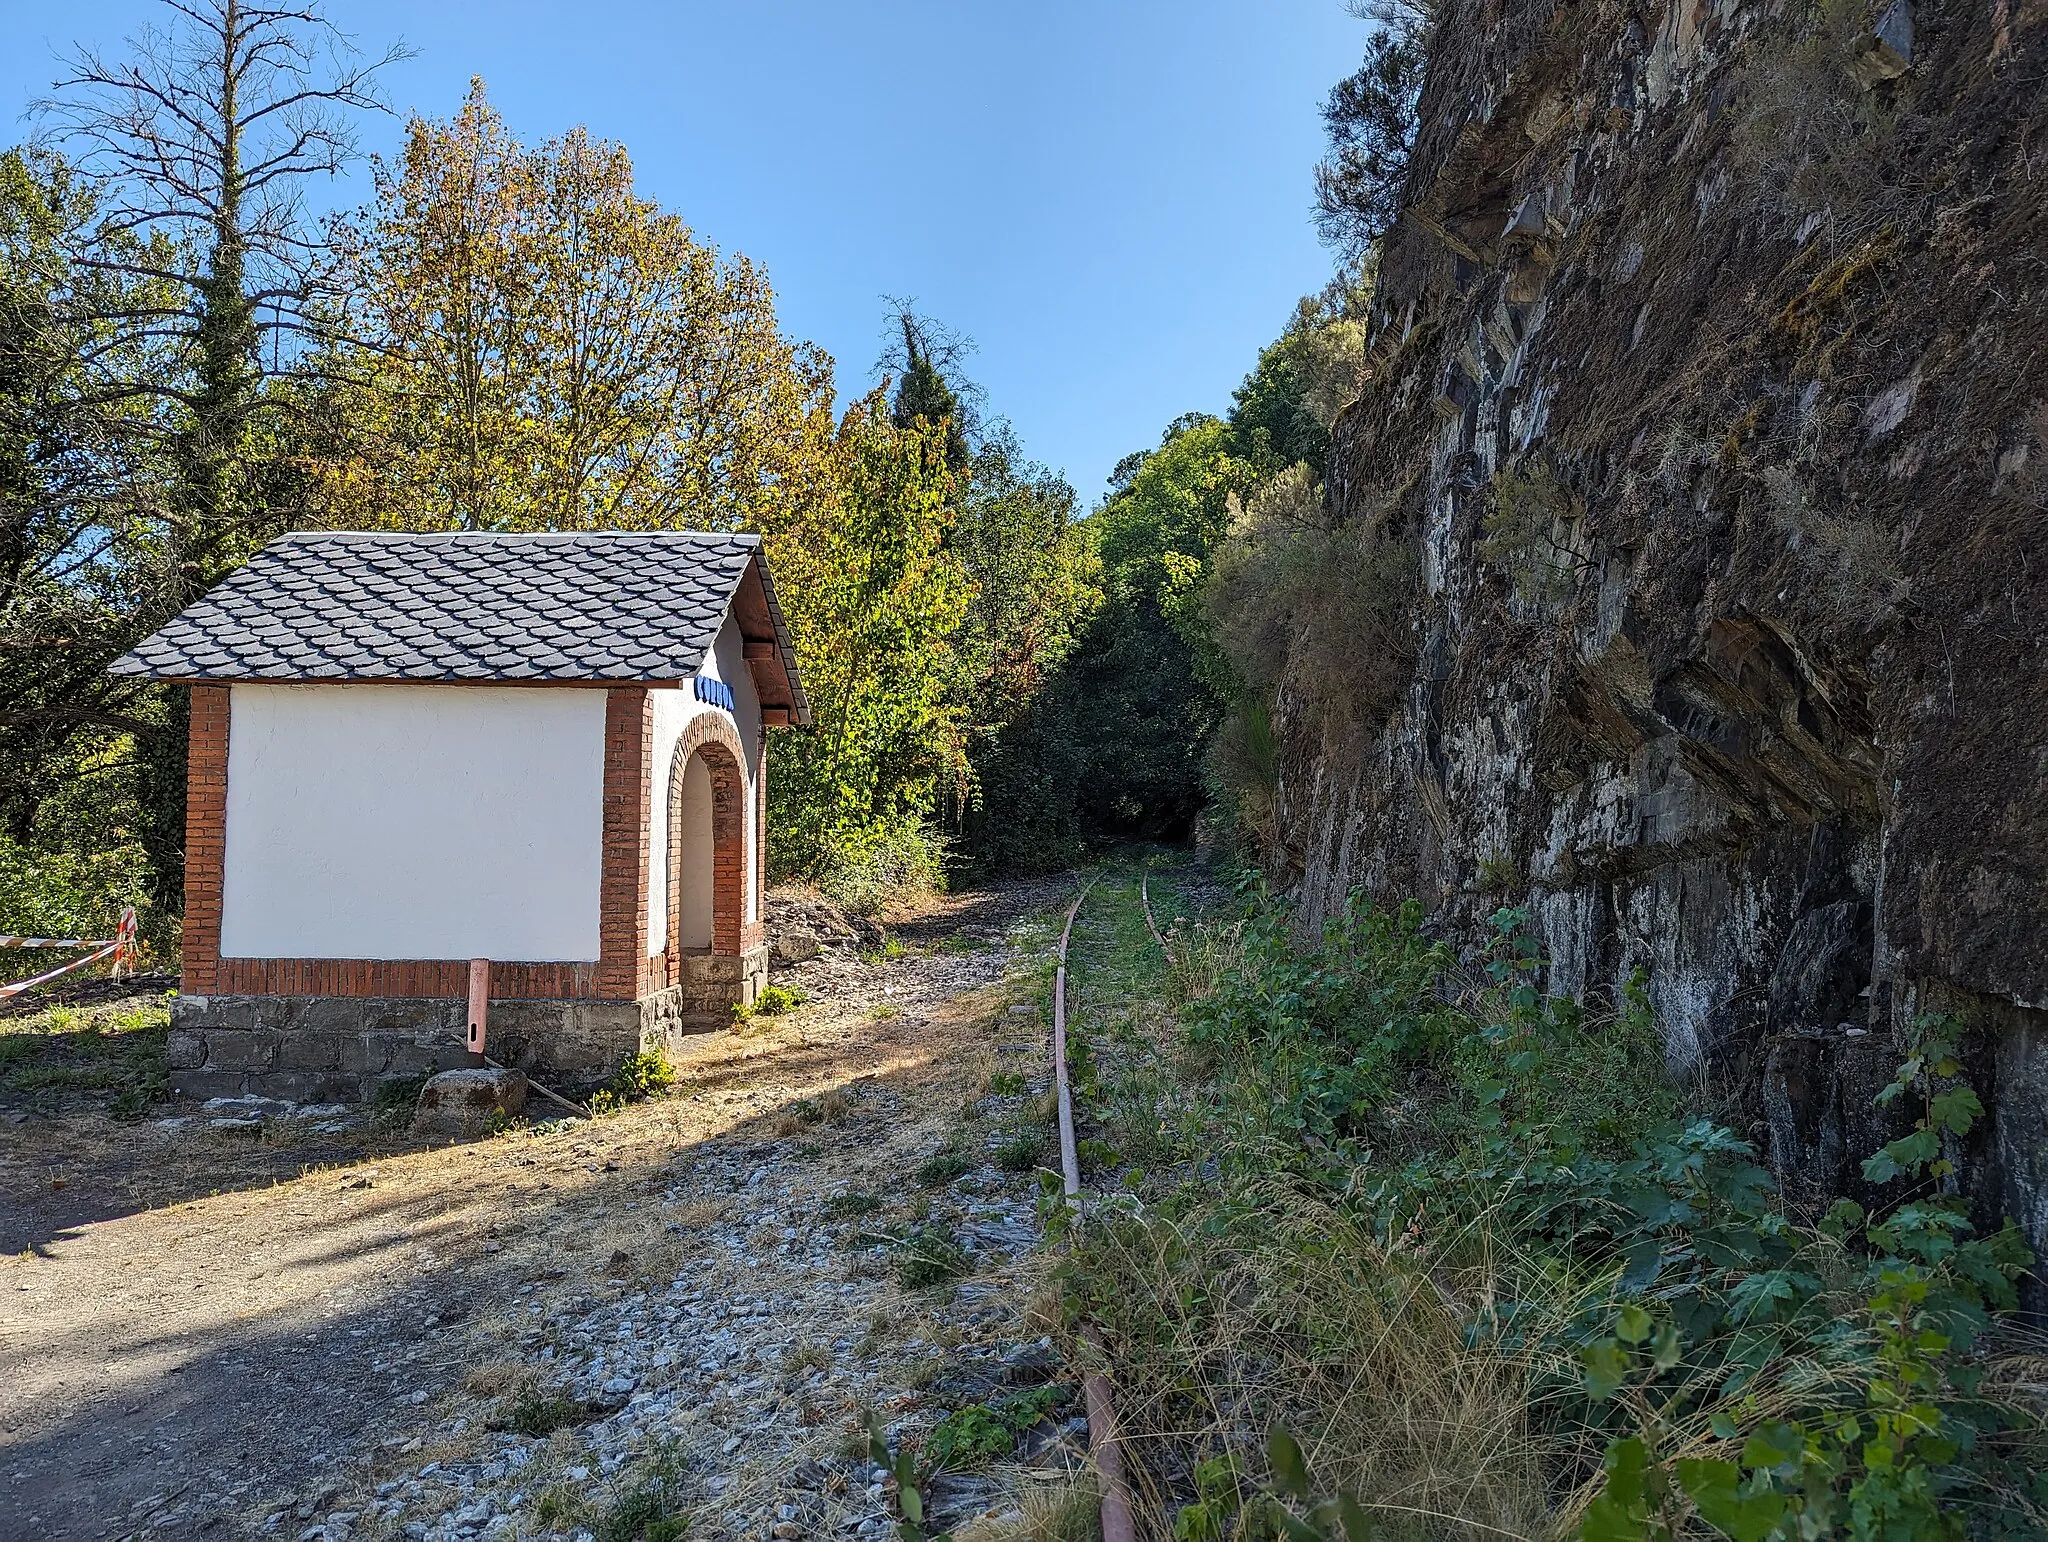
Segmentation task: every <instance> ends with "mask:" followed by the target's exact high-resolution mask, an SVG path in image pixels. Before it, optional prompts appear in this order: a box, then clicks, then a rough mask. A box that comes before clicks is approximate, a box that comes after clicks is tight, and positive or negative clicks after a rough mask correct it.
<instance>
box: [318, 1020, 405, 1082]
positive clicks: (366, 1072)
mask: <svg viewBox="0 0 2048 1542" xmlns="http://www.w3.org/2000/svg"><path fill="white" fill-rule="evenodd" d="M403 1042H404V1041H403V1040H398V1041H393V1040H392V1039H391V1038H390V1037H389V1036H388V1035H385V1034H381V1033H364V1032H363V1031H362V1030H361V1029H357V1030H356V1031H355V1032H353V1033H345V1034H337V1035H335V1043H334V1048H335V1064H336V1066H338V1067H339V1068H340V1069H341V1070H344V1071H347V1072H349V1073H350V1074H351V1075H354V1076H369V1077H376V1076H378V1075H381V1074H382V1073H383V1071H384V1069H385V1067H387V1066H389V1065H390V1064H391V1051H392V1049H393V1048H394V1047H395V1044H397V1043H403Z"/></svg>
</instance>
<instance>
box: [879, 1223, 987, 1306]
mask: <svg viewBox="0 0 2048 1542" xmlns="http://www.w3.org/2000/svg"><path fill="white" fill-rule="evenodd" d="M895 1254H896V1278H897V1280H898V1281H899V1282H901V1284H902V1285H903V1287H904V1289H906V1290H922V1289H924V1288H925V1287H926V1286H929V1285H943V1284H945V1283H946V1281H948V1280H954V1279H958V1278H959V1277H960V1276H961V1275H963V1274H965V1273H967V1271H968V1270H969V1269H970V1268H971V1267H972V1260H970V1259H969V1258H968V1256H967V1254H966V1253H965V1252H964V1251H963V1250H962V1249H961V1246H960V1243H959V1241H958V1239H956V1238H955V1237H954V1235H953V1234H952V1232H951V1231H949V1230H947V1229H946V1228H945V1227H943V1226H935V1225H926V1226H920V1227H918V1228H917V1229H916V1230H914V1231H911V1232H910V1233H908V1234H907V1235H906V1236H904V1237H903V1238H902V1239H901V1240H899V1241H898V1242H897V1243H896V1244H895Z"/></svg>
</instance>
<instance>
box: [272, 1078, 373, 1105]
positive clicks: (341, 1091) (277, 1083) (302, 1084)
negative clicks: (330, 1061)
mask: <svg viewBox="0 0 2048 1542" xmlns="http://www.w3.org/2000/svg"><path fill="white" fill-rule="evenodd" d="M249 1083H250V1090H251V1091H252V1092H261V1093H262V1094H263V1095H264V1096H265V1097H270V1098H283V1099H284V1100H285V1101H286V1102H288V1103H349V1102H354V1101H355V1100H356V1099H358V1098H360V1097H361V1096H362V1095H363V1083H362V1079H361V1078H360V1077H356V1076H350V1075H349V1074H348V1073H347V1072H345V1071H269V1072H266V1073H264V1074H263V1075H261V1076H252V1077H250V1078H249Z"/></svg>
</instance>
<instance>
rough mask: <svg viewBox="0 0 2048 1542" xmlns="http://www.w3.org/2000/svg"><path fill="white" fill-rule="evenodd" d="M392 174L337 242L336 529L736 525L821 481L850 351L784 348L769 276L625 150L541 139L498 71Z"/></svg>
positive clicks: (423, 135) (424, 128) (418, 133)
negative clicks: (842, 354) (492, 98)
mask: <svg viewBox="0 0 2048 1542" xmlns="http://www.w3.org/2000/svg"><path fill="white" fill-rule="evenodd" d="M373 171H374V176H375V183H376V197H375V200H374V202H373V203H372V205H371V206H370V207H369V208H368V209H366V210H364V211H363V212H362V213H361V214H360V215H358V216H357V217H355V218H352V219H349V220H346V221H343V222H342V223H341V224H340V225H339V226H338V228H337V231H336V239H335V265H336V268H337V271H338V276H339V282H338V285H337V287H338V288H339V289H341V290H342V291H343V292H345V293H346V294H347V295H348V296H349V302H348V305H349V309H348V314H347V316H346V318H345V320H344V322H343V323H342V324H341V326H340V327H339V328H338V330H340V331H341V332H342V333H343V334H345V336H346V338H347V342H346V343H345V344H343V345H341V346H339V347H337V348H336V349H335V350H334V352H333V354H332V355H331V373H332V374H333V376H334V377H336V384H334V385H333V386H332V387H331V388H330V389H329V391H328V393H327V397H326V404H327V406H328V408H329V411H330V415H331V419H332V421H333V422H334V423H335V424H336V428H335V431H334V435H333V442H332V453H330V454H329V455H328V456H327V457H325V472H324V479H325V485H324V495H325V498H326V500H327V504H328V508H329V513H330V517H331V518H333V519H334V520H336V521H337V522H342V523H348V524H353V525H362V526H369V527H378V526H400V527H405V528H414V529H417V528H422V527H427V528H444V529H459V530H522V529H556V530H565V529H666V528H681V527H685V526H689V527H697V528H706V527H710V528H733V527H737V526H743V525H752V524H756V523H758V522H760V521H761V520H763V519H764V518H766V517H767V516H769V515H770V514H771V512H772V511H773V509H774V507H775V505H776V503H777V501H778V499H782V498H786V497H788V496H790V495H791V494H792V493H795V492H798V491H800V490H803V489H806V488H808V487H809V485H810V470H809V468H807V466H806V464H805V462H806V460H807V459H815V458H817V457H818V456H819V455H820V454H821V453H822V451H821V445H822V444H823V442H825V441H827V440H829V439H830V437H831V421H830V417H829V400H830V384H831V361H830V360H829V359H827V358H825V356H824V355H823V354H821V353H820V352H818V351H817V350H816V349H814V348H810V347H807V346H805V345H803V344H800V343H795V342H792V341H790V340H789V339H787V338H786V337H784V335H783V334H782V332H781V331H780V329H779V328H778V327H777V324H776V318H775V296H774V292H773V290H772V289H771V288H770V287H769V284H768V279H767V275H766V274H765V273H764V272H763V271H762V270H761V268H760V267H759V266H758V265H756V264H754V263H752V262H750V261H749V260H748V259H746V258H745V257H740V256H731V257H726V256H721V255H720V254H719V253H718V252H717V251H715V250H713V249H712V248H711V247H709V246H707V245H705V244H704V243H702V242H700V241H699V240H698V239H697V238H696V236H695V235H694V233H693V232H692V231H691V229H690V227H689V226H688V224H686V223H685V222H684V221H683V219H682V218H681V217H680V216H679V215H676V214H674V213H670V212H668V211H665V210H663V209H661V208H660V207H659V206H658V205H656V204H655V203H654V202H652V201H651V200H648V199H645V198H642V197H640V196H639V195H638V193H637V192H636V191H635V189H634V185H633V166H632V161H631V159H630V157H629V156H628V155H627V153H626V151H625V148H624V147H623V146H621V145H617V144H613V143H608V142H606V141H603V140H597V139H593V138H592V137H591V136H590V135H589V134H588V133H587V132H585V131H584V130H582V129H575V130H572V131H571V132H569V133H567V134H565V135H563V136H561V137H560V138H558V139H552V140H549V141H547V142H545V143H543V144H539V145H535V146H531V147H529V146H525V145H522V144H520V143H519V142H518V141H517V140H516V139H514V138H513V136H512V135H511V134H510V132H509V131H508V130H507V128H506V126H505V123H504V121H503V119H502V118H500V117H499V115H498V113H497V112H496V111H495V110H494V109H493V108H492V107H491V105H490V102H489V100H488V98H487V97H486V95H485V92H484V87H483V83H482V82H481V81H476V82H473V83H472V86H471V89H470V94H469V98H468V100H467V101H466V102H465V103H464V104H463V107H462V110H461V111H460V112H459V113H457V114H456V116H455V117H454V118H453V119H451V120H449V121H446V122H438V121H434V120H431V119H427V118H418V117H416V118H414V119H413V120H412V121H411V122H410V123H408V124H407V126H406V141H405V149H404V151H403V153H402V154H401V155H400V156H399V157H398V158H397V159H396V160H395V161H390V162H387V161H383V160H378V161H375V162H373Z"/></svg>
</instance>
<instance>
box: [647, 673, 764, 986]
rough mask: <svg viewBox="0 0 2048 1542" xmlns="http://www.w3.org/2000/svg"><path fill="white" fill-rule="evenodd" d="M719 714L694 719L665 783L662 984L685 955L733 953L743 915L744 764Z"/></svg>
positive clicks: (674, 978) (676, 973)
mask: <svg viewBox="0 0 2048 1542" xmlns="http://www.w3.org/2000/svg"><path fill="white" fill-rule="evenodd" d="M742 753H743V752H742V750H741V748H740V739H739V734H738V732H737V731H736V730H735V729H734V727H733V725H732V723H731V721H730V720H729V719H727V718H726V717H725V716H724V715H723V714H721V713H704V714H701V715H700V716H698V717H697V718H695V719H693V720H692V721H691V723H690V726H689V727H688V728H687V729H685V730H684V732H683V736H682V738H681V739H680V740H679V741H678V742H677V744H676V751H675V759H674V760H673V761H672V762H671V764H670V772H669V782H668V798H669V804H668V862H667V872H668V936H667V938H666V939H665V941H666V943H667V946H668V958H669V967H668V983H669V984H671V985H674V984H676V983H678V982H679V981H680V980H681V978H682V960H683V956H684V955H685V954H688V953H698V954H702V953H711V954H714V955H720V956H724V957H737V956H738V955H739V953H740V939H741V934H742V930H743V927H744V923H745V920H746V915H745V911H746V896H747V869H746V844H747V840H746V811H747V779H746V767H745V762H744V761H743V759H742V758H741V757H742Z"/></svg>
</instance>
